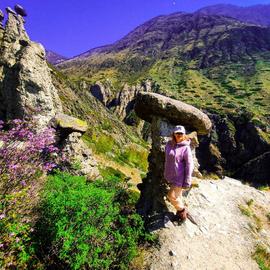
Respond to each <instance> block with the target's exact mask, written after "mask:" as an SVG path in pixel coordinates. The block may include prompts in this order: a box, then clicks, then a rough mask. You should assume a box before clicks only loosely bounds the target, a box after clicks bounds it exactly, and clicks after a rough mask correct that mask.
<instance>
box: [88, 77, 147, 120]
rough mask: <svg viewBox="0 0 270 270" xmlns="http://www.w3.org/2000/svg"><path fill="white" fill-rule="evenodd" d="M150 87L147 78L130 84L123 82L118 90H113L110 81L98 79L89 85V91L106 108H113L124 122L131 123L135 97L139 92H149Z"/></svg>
mask: <svg viewBox="0 0 270 270" xmlns="http://www.w3.org/2000/svg"><path fill="white" fill-rule="evenodd" d="M151 89H152V83H151V81H148V80H146V81H145V82H143V83H138V84H136V85H131V86H130V85H128V84H127V83H125V84H124V85H123V87H122V89H121V90H120V91H119V92H116V91H115V89H114V88H113V86H112V84H111V83H110V81H106V82H103V83H102V82H99V81H98V82H96V83H95V84H94V85H91V86H90V93H91V94H92V95H93V96H94V97H95V98H96V99H98V100H99V101H100V102H101V103H102V104H103V105H104V106H106V107H107V108H108V109H111V110H113V111H114V112H115V113H116V114H117V115H118V116H119V117H120V119H121V120H123V121H124V122H125V123H126V124H128V125H133V124H134V122H135V121H136V120H135V119H134V115H132V112H133V109H134V104H135V98H136V96H137V94H138V93H139V92H142V91H146V92H150V91H151Z"/></svg>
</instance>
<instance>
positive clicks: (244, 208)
mask: <svg viewBox="0 0 270 270" xmlns="http://www.w3.org/2000/svg"><path fill="white" fill-rule="evenodd" d="M238 208H239V209H240V211H241V213H242V214H243V215H245V216H248V217H251V216H252V211H251V210H250V209H249V207H248V206H245V205H239V206H238Z"/></svg>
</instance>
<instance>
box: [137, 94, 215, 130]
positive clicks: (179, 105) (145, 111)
mask: <svg viewBox="0 0 270 270" xmlns="http://www.w3.org/2000/svg"><path fill="white" fill-rule="evenodd" d="M134 109H135V112H136V114H137V115H138V116H139V117H140V118H141V119H143V120H146V121H147V122H151V121H152V118H153V117H154V116H158V117H161V118H165V119H167V120H168V121H169V122H171V123H172V124H181V125H184V126H185V127H186V128H187V129H190V130H196V131H197V132H198V134H199V135H206V134H208V133H209V132H210V131H211V128H212V123H211V121H210V119H209V117H208V116H207V115H206V114H205V113H203V112H202V111H200V110H199V109H197V108H195V107H193V106H191V105H188V104H186V103H184V102H181V101H179V100H176V99H172V98H169V97H166V96H163V95H160V94H156V93H149V92H140V93H138V94H137V97H136V101H135V107H134Z"/></svg>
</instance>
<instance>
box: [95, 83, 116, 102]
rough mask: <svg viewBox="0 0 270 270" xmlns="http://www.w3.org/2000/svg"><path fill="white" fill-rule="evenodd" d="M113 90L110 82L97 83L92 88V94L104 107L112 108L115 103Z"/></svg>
mask: <svg viewBox="0 0 270 270" xmlns="http://www.w3.org/2000/svg"><path fill="white" fill-rule="evenodd" d="M111 88H112V86H111V84H110V83H109V82H107V83H101V82H99V81H97V82H96V83H95V84H94V85H91V86H90V93H91V94H92V95H93V96H94V97H95V98H96V99H97V100H99V101H100V102H101V103H102V104H103V105H104V106H106V107H111V106H112V105H111V104H112V103H114V102H115V101H114V99H115V98H114V96H113V93H112V89H111Z"/></svg>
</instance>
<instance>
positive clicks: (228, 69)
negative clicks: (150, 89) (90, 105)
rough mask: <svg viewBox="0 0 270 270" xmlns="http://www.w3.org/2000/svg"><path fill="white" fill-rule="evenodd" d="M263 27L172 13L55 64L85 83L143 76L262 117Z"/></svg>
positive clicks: (268, 48)
mask: <svg viewBox="0 0 270 270" xmlns="http://www.w3.org/2000/svg"><path fill="white" fill-rule="evenodd" d="M269 59H270V30H269V29H268V28H265V27H259V26H255V25H250V24H244V23H241V22H238V21H236V20H234V19H230V18H224V17H220V16H208V15H202V14H182V13H175V14H172V15H168V16H159V17H156V18H154V19H152V20H150V21H148V22H146V23H145V24H143V25H141V26H139V27H137V28H136V29H135V30H134V31H132V32H131V33H129V34H128V35H127V36H125V37H124V38H123V39H121V40H119V41H117V42H116V43H114V44H112V45H108V46H103V47H100V48H96V49H93V50H90V51H88V52H86V53H84V54H82V55H80V56H78V57H75V58H73V59H70V60H67V61H65V62H63V63H60V64H59V65H58V67H59V68H61V70H62V71H63V72H65V73H66V74H68V75H70V76H71V77H72V78H73V79H74V80H77V79H79V80H85V81H87V82H88V83H89V84H91V83H95V82H96V81H105V80H106V79H109V80H110V81H111V82H112V84H113V86H114V89H115V91H119V90H120V84H121V83H124V82H126V83H129V84H135V83H136V82H138V81H142V80H146V79H150V80H152V81H153V82H154V83H155V85H156V91H159V92H160V93H164V94H167V95H171V96H173V97H175V98H181V99H182V100H184V101H187V102H189V103H191V104H194V105H197V106H199V107H200V108H206V109H207V108H209V109H223V108H224V106H225V107H226V108H225V109H226V110H227V111H235V109H237V108H239V109H240V108H241V107H242V108H245V109H247V110H248V111H251V112H253V113H254V114H255V115H257V116H260V118H262V119H263V121H264V122H267V121H268V118H269V115H268V113H267V111H268V108H269V107H267V104H269V101H270V100H269V96H270V92H269V89H270V85H269V81H268V79H267V77H268V75H270V74H269V72H270V63H269Z"/></svg>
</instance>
